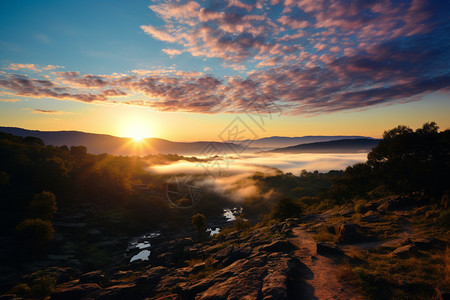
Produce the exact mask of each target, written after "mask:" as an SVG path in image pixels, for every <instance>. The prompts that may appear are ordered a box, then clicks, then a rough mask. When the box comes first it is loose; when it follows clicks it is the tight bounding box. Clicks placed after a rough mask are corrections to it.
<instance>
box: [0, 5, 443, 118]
mask: <svg viewBox="0 0 450 300" xmlns="http://www.w3.org/2000/svg"><path fill="white" fill-rule="evenodd" d="M415 1H416V2H417V1H418V0H415ZM416 2H414V3H416ZM299 3H300V4H299V5H300V6H302V5H306V2H305V1H301V2H299ZM321 3H322V2H320V1H319V2H317V3H316V5H318V6H320V5H322V4H321ZM333 3H334V2H333ZM336 3H337V2H336ZM364 3H365V2H364ZM370 3H371V4H370V9H372V10H374V11H376V12H377V13H376V14H375V15H378V14H379V13H378V11H383V9H384V8H385V4H380V5H379V6H374V5H373V3H372V2H370ZM383 3H384V2H383ZM191 5H192V4H191ZM284 5H285V4H284ZM311 5H312V4H311ZM355 5H356V4H355ZM361 5H362V7H366V6H365V4H364V5H363V4H361ZM367 5H368V4H367ZM414 5H415V4H414ZM414 5H413V4H408V3H406V4H404V5H403V6H399V7H396V9H397V10H401V9H403V10H407V11H408V14H413V12H414V11H416V9H415V8H414V7H415V6H414ZM232 7H234V8H236V7H235V6H232ZM289 7H291V9H292V11H293V12H294V11H295V9H297V8H296V7H298V5H297V6H295V5H293V6H289ZM314 7H315V6H314ZM314 7H310V8H308V10H307V11H310V12H311V13H319V11H318V10H317V8H314ZM344 7H347V6H345V5H344ZM351 7H352V9H353V10H355V9H356V11H357V8H358V7H359V6H351ZM421 7H422V9H425V10H427V11H428V13H427V14H426V15H428V14H430V13H432V12H434V11H433V10H432V9H431V8H427V7H425V8H423V6H421ZM413 8H414V9H413ZM192 10H193V11H197V10H199V11H201V9H198V7H197V6H195V5H192ZM254 10H258V8H256V6H255V7H254V8H253V10H252V12H253V11H254ZM410 10H412V11H413V12H410ZM239 11H244V15H240V16H239V17H236V18H237V19H238V20H241V19H244V16H245V12H246V11H247V10H245V9H244V10H241V9H240V10H239ZM328 13H333V14H337V13H339V14H347V12H346V11H345V10H341V11H340V10H338V11H337V12H328ZM352 13H355V12H352ZM389 13H390V14H391V13H393V14H395V15H397V14H399V13H398V12H397V11H396V10H393V11H390V12H389ZM416 13H419V12H416ZM435 16H436V19H433V21H432V22H433V24H436V22H438V20H439V18H438V17H439V15H436V14H435ZM166 17H167V18H168V19H174V18H175V19H177V17H176V15H173V16H172V15H170V14H169V15H167V16H166ZM194 17H195V16H194ZM194 17H192V16H190V15H182V16H181V17H179V18H180V19H181V20H184V22H191V21H192V18H194ZM341 17H342V15H340V17H339V18H341ZM211 18H213V16H210V19H211ZM215 18H223V16H216V17H215ZM263 18H268V17H267V16H263ZM323 18H325V17H324V16H323ZM408 18H410V17H408ZM423 18H424V17H422V20H423ZM261 19H262V18H261ZM357 19H358V18H357ZM324 20H325V19H324ZM333 20H334V19H333ZM364 20H365V19H363V20H360V21H358V22H363V21H364ZM308 21H309V22H311V20H308ZM347 21H349V20H347ZM214 22H215V21H214ZM349 22H350V21H349ZM411 22H412V21H411ZM186 24H187V23H186ZM321 24H322V23H321ZM216 25H217V24H216ZM322 25H323V24H322ZM322 25H321V26H322ZM314 26H315V25H314ZM348 26H350V25H348ZM431 27H432V24H431V25H429V26H427V28H431ZM320 28H321V27H320ZM320 28H319V29H318V28H315V29H314V32H315V34H314V35H313V36H312V37H311V34H310V33H308V34H310V37H309V38H308V39H311V41H310V44H309V45H308V46H302V45H299V44H296V41H293V40H289V41H286V44H282V43H274V44H270V42H267V37H263V38H261V39H260V40H259V37H257V36H254V35H250V34H244V33H236V34H234V35H233V34H230V36H231V38H230V39H226V38H225V39H223V38H224V35H223V36H222V37H220V34H224V32H223V31H220V30H219V29H218V28H217V26H216V28H214V27H212V25H211V24H209V25H205V26H204V27H202V30H203V31H199V32H197V33H194V35H196V34H197V35H199V36H203V37H204V38H205V41H211V40H210V38H211V39H223V41H221V42H220V45H221V47H224V49H225V50H224V49H222V50H220V53H215V52H214V51H215V50H213V49H216V47H218V45H217V44H216V43H213V44H211V46H210V47H211V48H210V49H202V48H201V47H199V48H197V50H196V51H198V53H196V54H195V55H202V51H206V52H208V53H207V54H205V55H211V56H216V55H219V56H220V55H224V61H223V67H225V68H232V69H234V70H235V71H238V72H243V71H247V72H246V73H241V75H233V76H224V77H216V76H214V75H212V74H204V73H203V72H198V71H183V70H176V69H175V68H172V67H170V68H160V69H157V68H155V69H152V70H143V69H140V70H132V71H131V72H128V73H125V74H115V73H114V74H109V75H108V74H107V75H104V74H81V73H80V72H77V71H65V72H45V71H51V70H50V69H53V68H48V69H49V70H44V68H42V72H36V71H35V70H39V68H38V67H37V66H36V65H34V64H10V65H9V67H8V68H5V70H8V72H6V71H4V72H3V73H0V88H2V89H4V90H5V91H7V92H8V94H9V95H11V96H12V97H14V96H27V97H35V98H43V97H48V98H54V99H63V100H75V101H82V102H95V103H122V104H124V105H138V106H144V107H150V108H153V109H155V110H161V111H185V112H198V113H220V112H225V113H242V112H243V111H244V110H248V109H249V108H248V107H249V103H256V104H258V105H261V104H263V103H264V99H267V98H269V99H273V102H274V103H275V105H277V106H278V107H279V108H280V109H282V110H283V112H284V113H287V114H292V115H315V114H322V113H332V112H336V111H344V110H354V109H358V110H361V109H367V108H370V107H372V106H377V105H390V104H393V103H404V102H408V101H417V100H420V99H421V98H422V97H423V96H424V95H426V94H427V93H433V92H441V93H448V92H449V91H450V51H449V50H448V49H450V40H449V39H448V38H447V32H448V31H449V30H450V25H448V24H445V25H442V26H439V27H436V28H434V29H433V30H431V31H430V29H428V31H425V32H424V33H420V34H412V35H409V34H408V35H405V36H399V37H393V36H394V35H393V34H392V32H391V33H389V38H382V39H379V37H377V36H375V37H374V40H372V39H369V40H365V42H364V43H363V42H361V43H359V44H358V45H357V47H354V46H352V45H350V44H351V43H352V42H350V38H348V40H347V41H345V40H341V38H342V37H340V36H339V35H338V36H336V32H339V31H341V29H339V30H337V29H336V30H330V28H327V29H326V30H325V31H320V30H321V29H320ZM398 28H403V27H401V26H400V27H398ZM331 29H332V28H331ZM217 30H219V31H220V32H219V33H218V34H215V33H214V31H217ZM280 32H281V31H280ZM352 32H356V31H355V30H352ZM360 33H361V32H358V34H360ZM177 34H182V33H181V32H177ZM383 34H384V33H383ZM395 35H397V33H396V34H395ZM276 36H277V38H278V37H279V33H277V35H276ZM358 36H359V35H358ZM194 39H195V37H194ZM303 39H304V38H300V40H303ZM335 39H337V41H335ZM239 40H240V41H239ZM238 41H239V42H238ZM328 41H329V43H328ZM308 43H309V42H308ZM347 43H349V45H347ZM256 44H257V45H256ZM269 44H270V46H268V45H269ZM193 45H194V44H193ZM238 45H241V46H238ZM255 47H256V48H258V47H259V48H258V49H259V50H258V51H257V53H258V55H256V56H254V58H253V59H252V63H251V64H250V63H246V62H245V61H243V60H242V59H243V58H244V57H246V56H252V55H253V54H254V53H253V52H251V51H253V50H252V49H254V48H255ZM219 48H220V47H219ZM319 50H320V52H319ZM180 51H181V50H180ZM186 51H192V53H193V51H194V50H193V48H191V49H190V50H186ZM260 52H262V53H260ZM232 53H233V55H234V59H226V58H227V55H231V54H232ZM235 60H237V61H239V62H236V61H235ZM252 64H253V66H252ZM46 68H47V67H46ZM18 70H20V71H23V72H25V71H34V72H31V73H30V75H29V76H25V75H18V74H15V73H13V72H12V71H18ZM204 70H205V72H206V71H207V70H208V71H209V69H207V68H205V69H204ZM243 75H245V77H243ZM134 95H136V97H132V96H134ZM136 99H139V100H136Z"/></svg>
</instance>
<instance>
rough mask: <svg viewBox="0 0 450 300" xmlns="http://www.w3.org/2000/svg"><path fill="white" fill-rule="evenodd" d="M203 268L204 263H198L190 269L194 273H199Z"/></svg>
mask: <svg viewBox="0 0 450 300" xmlns="http://www.w3.org/2000/svg"><path fill="white" fill-rule="evenodd" d="M205 267H206V263H204V262H201V263H198V264H196V265H194V266H193V267H192V271H193V272H195V273H198V272H200V271H203V270H204V269H205Z"/></svg>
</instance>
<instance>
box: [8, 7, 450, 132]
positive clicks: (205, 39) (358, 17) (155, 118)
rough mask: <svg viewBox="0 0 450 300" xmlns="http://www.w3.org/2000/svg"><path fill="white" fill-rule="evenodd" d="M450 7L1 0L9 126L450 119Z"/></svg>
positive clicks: (373, 125) (128, 128) (275, 128)
mask: <svg viewBox="0 0 450 300" xmlns="http://www.w3.org/2000/svg"><path fill="white" fill-rule="evenodd" d="M449 19H450V3H449V1H447V0H445V1H439V0H433V1H425V0H412V1H409V0H408V1H390V0H380V1H376V0H357V1H347V0H327V1H326V0H300V1H294V0H284V1H282V0H281V1H280V0H267V1H266V0H256V1H243V0H242V1H240V0H226V1H215V0H214V1H210V0H198V1H148V0H146V1H143V0H130V1H119V0H89V1H85V0H79V1H56V0H54V1H50V0H41V1H35V0H21V1H16V0H2V1H0V126H14V127H22V128H26V129H33V130H52V131H54V130H79V131H85V132H93V133H104V134H111V135H117V136H127V137H132V136H141V137H161V138H166V139H170V140H176V141H194V140H215V141H220V140H230V139H232V138H237V139H247V138H261V137H268V136H303V135H365V136H372V137H380V136H381V135H382V133H383V131H384V130H388V129H391V128H393V127H395V126H397V125H400V124H404V125H408V126H410V127H412V128H413V129H415V128H418V127H420V126H421V125H422V124H423V123H425V122H428V121H435V122H437V124H438V125H439V126H440V128H441V129H448V128H450V117H449V116H450V94H449V92H450V50H449V49H450V34H449V32H450V20H449Z"/></svg>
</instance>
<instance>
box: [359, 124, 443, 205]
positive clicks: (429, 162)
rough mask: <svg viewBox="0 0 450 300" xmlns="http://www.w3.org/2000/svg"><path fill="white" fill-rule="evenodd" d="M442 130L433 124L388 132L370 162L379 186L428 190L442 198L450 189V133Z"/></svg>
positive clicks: (397, 190)
mask: <svg viewBox="0 0 450 300" xmlns="http://www.w3.org/2000/svg"><path fill="white" fill-rule="evenodd" d="M438 129H439V127H438V126H437V125H436V123H434V122H430V123H425V124H424V125H423V126H422V128H419V129H417V130H416V131H413V130H412V129H411V128H409V127H406V126H403V125H401V126H398V127H396V128H394V129H392V130H389V131H386V132H385V133H384V134H383V140H381V141H380V143H379V144H378V146H377V147H375V148H374V149H373V150H372V151H371V152H370V153H369V155H368V161H367V164H368V165H369V166H370V167H372V168H373V171H374V173H375V174H374V175H375V177H376V178H377V179H378V181H379V183H380V184H383V185H385V186H386V187H387V188H388V189H390V190H391V191H393V192H395V193H399V194H410V193H412V192H415V191H424V192H425V193H427V194H429V195H431V196H433V197H435V198H437V199H440V197H441V195H442V193H443V191H445V190H446V189H449V188H450V186H449V184H448V180H446V177H447V176H448V172H449V170H450V130H446V131H443V132H438Z"/></svg>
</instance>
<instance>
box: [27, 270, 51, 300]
mask: <svg viewBox="0 0 450 300" xmlns="http://www.w3.org/2000/svg"><path fill="white" fill-rule="evenodd" d="M55 286H56V278H55V277H53V276H48V275H44V276H41V277H38V278H36V279H34V280H33V282H32V283H31V296H32V297H33V298H39V299H42V298H45V297H47V296H49V295H50V294H51V293H52V292H53V290H54V289H55Z"/></svg>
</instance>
